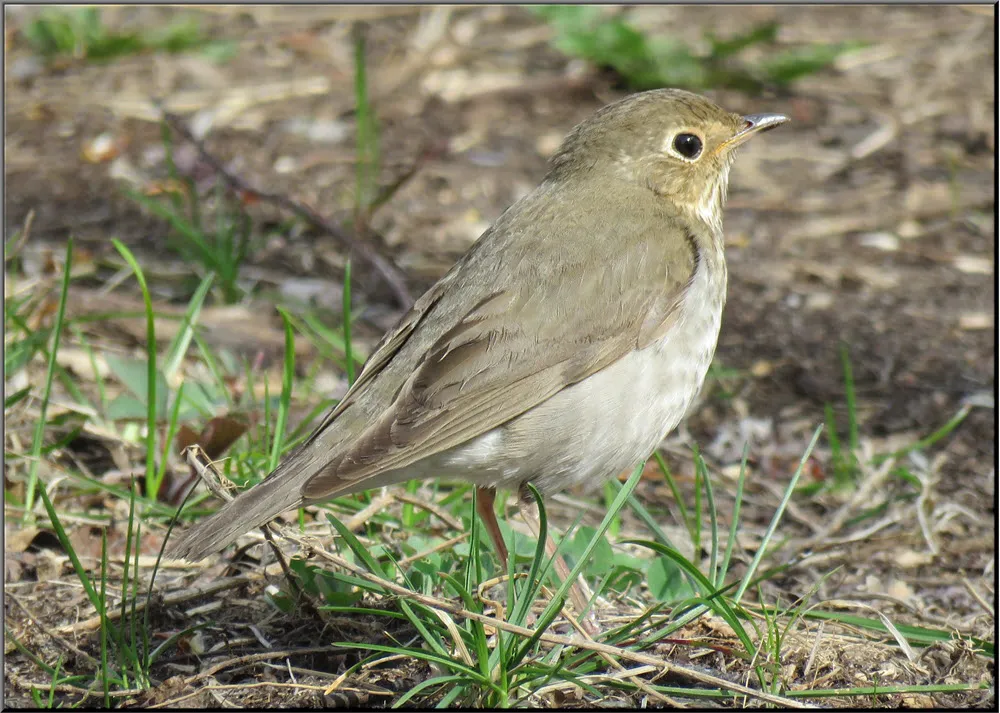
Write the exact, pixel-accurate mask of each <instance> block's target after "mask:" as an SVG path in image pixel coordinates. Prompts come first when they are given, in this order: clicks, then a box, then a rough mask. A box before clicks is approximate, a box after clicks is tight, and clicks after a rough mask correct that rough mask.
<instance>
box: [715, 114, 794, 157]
mask: <svg viewBox="0 0 1000 713" xmlns="http://www.w3.org/2000/svg"><path fill="white" fill-rule="evenodd" d="M743 121H744V122H746V124H745V125H744V126H743V128H742V129H740V130H739V131H738V132H736V134H734V135H733V138H731V139H729V140H728V141H726V142H725V143H723V144H722V146H721V147H720V148H724V149H727V150H731V149H734V148H736V147H737V146H739V145H740V144H742V143H744V142H746V141H747V140H748V139H750V138H751V137H753V136H755V135H757V134H759V133H761V132H764V131H770V130H771V129H773V128H774V127H776V126H781V125H782V124H784V123H786V122H788V121H790V119H789V118H788V117H787V116H785V115H784V114H747V115H746V116H744V117H743Z"/></svg>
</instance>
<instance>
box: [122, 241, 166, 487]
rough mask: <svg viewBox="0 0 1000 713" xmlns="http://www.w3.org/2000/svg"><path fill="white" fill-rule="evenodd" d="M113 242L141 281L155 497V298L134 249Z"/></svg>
mask: <svg viewBox="0 0 1000 713" xmlns="http://www.w3.org/2000/svg"><path fill="white" fill-rule="evenodd" d="M111 242H112V244H113V245H114V246H115V249H116V250H118V253H119V254H120V255H121V256H122V258H124V260H125V262H127V263H128V264H129V267H131V268H132V272H134V273H135V279H136V281H137V282H138V283H139V289H140V290H141V291H142V302H143V306H144V308H145V314H146V360H147V362H146V363H147V365H148V367H147V372H146V378H147V386H146V389H147V391H146V409H147V416H146V419H147V421H146V481H147V488H146V492H147V494H149V495H150V496H151V497H152V498H154V499H155V498H156V495H157V490H155V489H154V488H152V487H149V486H150V484H152V483H155V477H156V475H155V467H156V466H155V458H154V455H155V453H156V328H155V325H154V319H153V300H152V297H151V296H150V294H149V286H148V285H147V284H146V277H145V275H143V273H142V268H141V267H139V263H138V262H137V261H136V259H135V256H134V255H133V254H132V251H131V250H129V249H128V248H127V247H125V244H124V243H122V242H121V241H120V240H117V239H114V238H113V239H112V240H111ZM155 485H156V486H159V483H155Z"/></svg>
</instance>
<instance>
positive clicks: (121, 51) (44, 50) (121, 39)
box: [21, 7, 237, 61]
mask: <svg viewBox="0 0 1000 713" xmlns="http://www.w3.org/2000/svg"><path fill="white" fill-rule="evenodd" d="M21 32H22V33H23V35H24V37H25V39H26V40H27V41H28V44H29V45H30V46H31V47H32V49H34V50H35V51H36V52H38V53H39V54H41V55H42V56H44V57H46V58H49V59H50V60H55V59H61V58H73V59H81V60H89V61H111V60H114V59H117V58H119V57H125V56H128V55H134V54H140V53H144V52H170V53H178V52H188V51H192V50H196V51H198V52H201V53H203V54H204V55H206V56H208V57H211V58H213V59H215V60H217V61H226V60H228V59H230V58H231V57H233V56H234V55H235V53H236V49H237V47H236V45H235V44H234V43H232V42H228V41H216V40H212V39H210V38H208V37H207V36H206V35H205V34H204V33H203V32H202V30H201V28H200V26H199V22H198V20H197V18H195V17H194V16H190V17H182V18H180V19H177V20H174V21H173V22H171V23H170V24H169V25H167V26H166V27H155V28H153V27H147V28H143V29H142V30H139V31H135V32H121V31H116V30H111V29H109V28H108V27H107V26H106V25H105V23H104V21H103V18H102V11H101V8H97V7H79V8H47V9H45V10H44V11H42V13H41V14H40V15H39V17H38V18H37V19H35V20H33V21H31V22H30V23H28V24H27V25H26V26H25V27H24V28H23V29H22V30H21Z"/></svg>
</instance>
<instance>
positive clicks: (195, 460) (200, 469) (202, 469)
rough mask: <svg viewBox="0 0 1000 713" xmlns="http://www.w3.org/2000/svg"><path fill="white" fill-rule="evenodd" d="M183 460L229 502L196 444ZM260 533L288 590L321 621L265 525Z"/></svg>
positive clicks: (188, 449) (213, 468) (216, 472)
mask: <svg viewBox="0 0 1000 713" xmlns="http://www.w3.org/2000/svg"><path fill="white" fill-rule="evenodd" d="M183 454H184V458H185V460H187V463H188V465H190V466H191V468H192V469H194V471H195V472H196V473H197V474H198V477H199V478H201V480H202V482H204V483H205V485H206V486H207V487H208V489H209V490H211V491H212V493H214V494H215V496H216V497H218V498H220V499H221V500H222V501H224V502H227V503H228V502H230V501H231V500H232V499H233V496H232V495H231V494H229V493H228V492H226V491H225V490H224V489H223V488H222V477H221V476H220V475H219V471H218V469H217V468H216V467H215V464H214V463H213V462H212V460H211V459H210V458H209V457H208V454H207V453H205V451H204V449H203V448H202V447H201V446H199V445H198V444H194V445H191V446H188V447H187V448H185V449H184V451H183ZM260 531H261V532H263V533H264V539H265V540H267V544H268V545H269V546H270V547H271V551H272V552H273V553H274V557H275V559H277V560H278V564H279V565H280V566H281V571H282V573H283V574H284V575H285V580H286V581H287V582H288V586H289V588H290V589H291V590H292V593H293V595H294V596H295V600H296V601H297V602H298V603H299V604H301V605H302V606H303V607H304V608H305V609H306V610H307V611H308V612H309V613H310V614H311V615H312V616H314V617H316V618H317V619H320V620H322V616H320V613H319V611H318V610H317V609H316V607H315V606H314V605H313V603H312V600H311V599H310V598H309V597H308V596H307V595H306V593H305V592H303V591H302V589H301V587H299V584H298V582H297V581H296V580H295V578H294V577H293V576H292V572H291V570H290V569H289V568H288V563H287V562H285V557H284V555H283V554H282V553H281V550H280V549H279V548H278V545H277V544H275V542H274V538H273V537H272V536H271V531H270V530H269V529H268V526H267V525H266V524H265V525H264V526H263V527H261V528H260Z"/></svg>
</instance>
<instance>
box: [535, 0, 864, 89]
mask: <svg viewBox="0 0 1000 713" xmlns="http://www.w3.org/2000/svg"><path fill="white" fill-rule="evenodd" d="M532 10H533V11H534V12H535V13H536V14H537V15H539V16H540V17H542V18H543V19H544V20H545V21H546V22H547V23H548V24H549V25H551V26H552V28H553V30H554V31H555V38H554V40H553V44H554V46H555V47H556V48H557V49H559V50H560V51H561V52H563V53H564V54H567V55H569V56H571V57H579V58H581V59H585V60H587V61H589V62H592V63H593V64H596V65H597V66H599V67H608V68H610V69H612V70H614V71H615V72H616V73H617V74H619V75H620V76H621V77H622V79H623V80H624V81H625V83H626V84H627V85H628V86H629V87H630V88H632V89H635V90H643V89H655V88H658V87H664V86H669V87H682V88H687V89H692V90H704V89H711V88H731V89H740V90H743V91H749V92H760V91H762V90H763V89H766V88H775V87H784V86H786V85H788V84H790V83H791V82H793V81H795V80H796V79H799V78H800V77H803V76H806V75H809V74H813V73H815V72H818V71H820V70H821V69H823V68H825V67H827V66H828V65H829V64H830V63H831V62H833V60H835V59H836V58H837V57H838V56H839V55H840V54H842V53H843V52H846V51H849V50H852V49H856V48H858V47H860V46H862V45H861V44H860V43H838V44H830V45H818V44H814V45H808V46H805V47H797V48H793V49H789V50H775V49H774V47H775V40H776V38H777V32H778V24H777V23H766V24H763V25H758V26H756V27H753V28H751V29H750V30H748V31H747V32H745V33H743V34H739V35H735V36H733V37H730V38H726V39H720V38H717V37H715V36H714V35H713V34H711V33H708V34H706V35H705V36H704V38H703V39H704V41H705V44H706V45H707V48H708V49H707V51H705V52H699V51H696V50H695V49H693V48H692V47H691V46H690V45H688V44H687V43H686V42H685V41H682V40H680V39H677V38H674V37H670V36H666V35H658V36H649V35H647V34H645V33H644V32H642V31H641V30H640V29H638V28H635V27H633V26H632V25H630V24H629V23H628V22H627V21H626V20H624V19H622V17H621V14H620V13H619V14H615V15H613V16H608V15H607V13H606V12H605V10H604V9H603V8H601V7H599V6H595V5H548V6H545V7H535V8H532ZM758 45H759V46H763V47H766V48H767V49H768V50H769V54H768V55H767V56H766V58H765V59H764V60H762V61H756V62H753V63H751V62H741V61H740V54H741V53H742V52H743V51H744V50H746V49H747V48H750V47H754V46H758Z"/></svg>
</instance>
